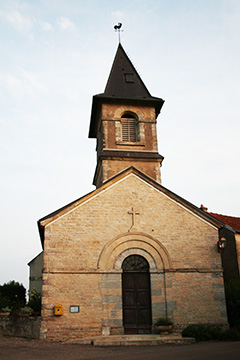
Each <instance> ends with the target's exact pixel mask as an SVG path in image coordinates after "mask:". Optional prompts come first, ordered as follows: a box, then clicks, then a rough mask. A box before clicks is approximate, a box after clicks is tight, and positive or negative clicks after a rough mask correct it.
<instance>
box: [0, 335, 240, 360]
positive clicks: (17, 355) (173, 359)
mask: <svg viewBox="0 0 240 360" xmlns="http://www.w3.org/2000/svg"><path fill="white" fill-rule="evenodd" d="M44 359H47V360H88V359H91V360H109V359H111V360H112V359H113V360H120V359H121V360H123V359H124V360H160V359H164V360H200V359H201V360H203V359H204V360H240V342H221V343H220V342H218V343H216V342H214V343H199V344H192V345H164V346H151V347H150V346H141V347H139V346H136V347H135V346H127V347H124V346H122V347H97V346H91V345H71V344H64V343H49V342H44V341H40V340H25V339H20V338H5V337H0V360H44Z"/></svg>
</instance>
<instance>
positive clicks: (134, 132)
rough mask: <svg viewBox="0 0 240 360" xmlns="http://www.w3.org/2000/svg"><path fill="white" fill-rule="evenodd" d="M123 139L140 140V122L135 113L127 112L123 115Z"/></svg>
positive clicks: (127, 140) (129, 140)
mask: <svg viewBox="0 0 240 360" xmlns="http://www.w3.org/2000/svg"><path fill="white" fill-rule="evenodd" d="M121 128H122V141H124V142H138V141H140V139H139V122H138V117H137V115H136V114H135V113H132V112H126V113H125V114H123V115H122V117H121Z"/></svg>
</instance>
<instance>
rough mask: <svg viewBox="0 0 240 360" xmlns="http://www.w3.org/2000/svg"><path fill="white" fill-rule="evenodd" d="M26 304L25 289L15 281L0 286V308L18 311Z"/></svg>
mask: <svg viewBox="0 0 240 360" xmlns="http://www.w3.org/2000/svg"><path fill="white" fill-rule="evenodd" d="M25 304H26V289H25V287H24V286H23V285H22V284H20V283H19V282H17V281H14V280H11V281H9V282H8V283H5V284H3V285H0V308H4V307H6V306H8V307H9V308H11V309H20V308H21V307H24V306H25Z"/></svg>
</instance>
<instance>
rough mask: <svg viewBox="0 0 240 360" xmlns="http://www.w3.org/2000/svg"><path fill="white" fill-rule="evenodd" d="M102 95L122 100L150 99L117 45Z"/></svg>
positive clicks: (146, 90)
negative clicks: (117, 97) (121, 98)
mask: <svg viewBox="0 0 240 360" xmlns="http://www.w3.org/2000/svg"><path fill="white" fill-rule="evenodd" d="M104 95H107V96H120V97H123V98H126V97H127V98H136V97H137V98H139V97H140V98H151V95H150V93H149V91H148V89H147V88H146V86H145V85H144V83H143V81H142V79H141V78H140V76H139V75H138V73H137V71H136V69H135V68H134V66H133V64H132V63H131V61H130V59H129V58H128V56H127V54H126V53H125V51H124V49H123V47H122V45H121V44H119V45H118V49H117V53H116V56H115V59H114V61H113V65H112V69H111V72H110V75H109V78H108V82H107V85H106V88H105V91H104Z"/></svg>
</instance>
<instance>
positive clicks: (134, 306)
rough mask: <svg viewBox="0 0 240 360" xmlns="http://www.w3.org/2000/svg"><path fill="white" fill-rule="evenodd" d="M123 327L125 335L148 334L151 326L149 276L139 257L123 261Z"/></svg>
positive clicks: (145, 262)
mask: <svg viewBox="0 0 240 360" xmlns="http://www.w3.org/2000/svg"><path fill="white" fill-rule="evenodd" d="M122 298H123V326H124V333H125V334H150V333H151V325H152V312H151V289H150V274H149V266H148V263H147V261H146V260H145V259H144V258H143V257H142V256H139V255H131V256H129V257H128V258H126V259H125V260H124V263H123V273H122Z"/></svg>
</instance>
